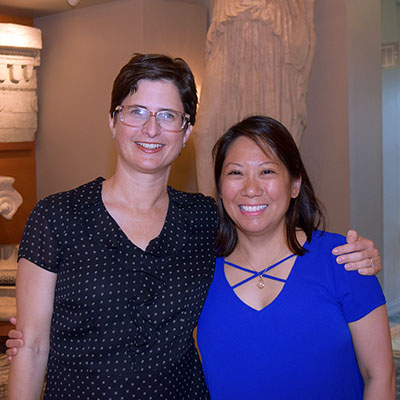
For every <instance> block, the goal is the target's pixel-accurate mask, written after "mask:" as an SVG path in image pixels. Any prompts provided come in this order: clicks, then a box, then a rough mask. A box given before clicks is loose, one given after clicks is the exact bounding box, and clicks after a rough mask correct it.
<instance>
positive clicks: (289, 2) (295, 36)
mask: <svg viewBox="0 0 400 400" xmlns="http://www.w3.org/2000/svg"><path fill="white" fill-rule="evenodd" d="M314 2H315V0H213V1H212V2H211V21H210V28H209V30H208V33H207V44H206V69H205V74H204V78H203V82H202V88H201V97H200V105H199V112H198V118H197V122H196V126H195V131H194V139H195V150H196V174H197V184H198V189H199V191H200V192H203V193H205V194H209V195H210V194H211V195H212V194H213V191H214V190H213V186H214V185H213V177H212V165H213V162H212V157H211V149H212V147H213V145H214V143H215V142H216V140H217V139H218V138H219V137H220V136H221V135H223V133H224V132H225V131H226V130H227V129H228V128H229V127H230V126H232V125H233V124H235V123H237V122H239V121H240V120H242V119H243V118H245V117H248V116H250V115H256V114H258V115H260V114H261V115H268V116H270V117H273V118H276V119H278V120H279V121H281V122H282V123H283V124H284V125H285V126H286V127H287V128H288V129H289V131H290V132H291V133H292V134H293V136H294V137H295V139H296V140H297V141H299V139H300V137H301V135H302V133H303V130H304V127H305V124H306V95H307V89H308V81H309V77H310V73H311V64H312V60H313V57H314V47H315V33H314Z"/></svg>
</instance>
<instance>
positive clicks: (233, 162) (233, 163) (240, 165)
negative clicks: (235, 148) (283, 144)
mask: <svg viewBox="0 0 400 400" xmlns="http://www.w3.org/2000/svg"><path fill="white" fill-rule="evenodd" d="M266 164H275V165H279V162H278V161H272V160H271V161H264V162H262V163H261V164H258V166H263V165H266ZM229 165H236V166H238V167H244V164H241V163H239V162H235V161H231V162H229V163H227V164H226V165H225V166H226V167H228V166H229Z"/></svg>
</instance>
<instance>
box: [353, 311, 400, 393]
mask: <svg viewBox="0 0 400 400" xmlns="http://www.w3.org/2000/svg"><path fill="white" fill-rule="evenodd" d="M349 328H350V332H351V336H352V339H353V344H354V349H355V352H356V356H357V362H358V366H359V368H360V372H361V375H362V377H363V379H364V385H365V386H364V397H363V399H364V400H376V399H381V400H395V398H396V381H395V369H394V364H393V353H392V344H391V338H390V331H389V321H388V317H387V312H386V307H385V306H380V307H378V308H376V309H375V310H373V311H372V312H370V313H369V314H367V315H366V316H365V317H363V318H361V319H360V320H358V321H355V322H351V323H349Z"/></svg>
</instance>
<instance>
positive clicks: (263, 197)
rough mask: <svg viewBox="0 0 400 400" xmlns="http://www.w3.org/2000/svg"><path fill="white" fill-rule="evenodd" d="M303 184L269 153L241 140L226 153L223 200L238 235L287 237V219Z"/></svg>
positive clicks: (221, 180) (222, 175)
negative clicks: (293, 177)
mask: <svg viewBox="0 0 400 400" xmlns="http://www.w3.org/2000/svg"><path fill="white" fill-rule="evenodd" d="M300 184H301V180H300V179H296V180H292V179H291V177H290V176H289V173H288V171H287V169H286V167H285V166H284V165H283V163H282V162H281V161H280V160H279V159H278V157H276V156H275V155H274V154H273V152H272V151H271V150H270V149H268V148H267V147H266V146H265V149H262V148H260V147H259V146H258V145H257V144H256V143H255V142H254V141H253V140H251V139H249V138H247V137H243V136H242V137H239V138H237V139H236V140H235V141H234V142H233V143H232V144H231V145H230V147H229V148H228V150H227V153H226V157H225V160H224V163H223V165H222V173H221V177H220V198H221V200H222V202H223V205H224V208H225V210H226V212H227V214H228V215H229V217H230V218H231V219H232V220H233V222H234V223H235V225H236V228H237V231H238V235H241V234H245V235H264V234H266V235H271V234H272V235H274V234H276V233H279V234H284V230H285V224H286V222H285V215H286V212H287V210H288V207H289V204H290V200H291V198H295V197H297V196H298V194H299V189H300Z"/></svg>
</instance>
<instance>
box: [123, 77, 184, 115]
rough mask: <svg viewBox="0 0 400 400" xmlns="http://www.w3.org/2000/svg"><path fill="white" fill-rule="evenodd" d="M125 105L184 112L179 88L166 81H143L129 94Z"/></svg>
mask: <svg viewBox="0 0 400 400" xmlns="http://www.w3.org/2000/svg"><path fill="white" fill-rule="evenodd" d="M123 103H124V104H137V105H143V106H146V107H150V106H156V107H158V108H171V109H175V110H178V111H180V110H182V111H183V104H182V100H181V97H180V94H179V90H178V88H177V87H176V85H175V84H174V82H172V81H169V80H165V79H162V80H155V81H154V80H149V79H141V80H140V81H138V83H137V89H136V91H135V92H132V93H130V94H128V96H126V98H125V99H124V101H123Z"/></svg>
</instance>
